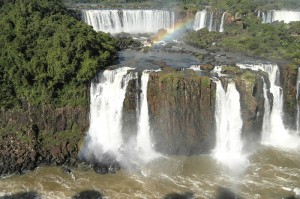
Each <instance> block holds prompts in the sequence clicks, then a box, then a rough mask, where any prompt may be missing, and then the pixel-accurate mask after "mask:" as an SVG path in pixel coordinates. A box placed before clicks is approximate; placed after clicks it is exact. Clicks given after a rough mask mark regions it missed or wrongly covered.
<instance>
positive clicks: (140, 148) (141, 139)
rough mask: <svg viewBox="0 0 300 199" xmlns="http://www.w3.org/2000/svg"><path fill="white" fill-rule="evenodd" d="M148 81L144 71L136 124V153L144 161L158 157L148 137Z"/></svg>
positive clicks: (147, 73) (147, 74)
mask: <svg viewBox="0 0 300 199" xmlns="http://www.w3.org/2000/svg"><path fill="white" fill-rule="evenodd" d="M148 80H149V72H148V71H144V72H143V74H142V77H141V83H142V85H141V90H142V92H141V97H140V99H141V108H140V114H139V120H138V121H139V122H138V133H137V144H136V146H137V152H138V153H139V154H140V156H141V157H142V158H143V159H144V160H147V161H148V160H151V159H154V158H156V157H157V156H158V155H157V153H156V152H155V151H154V150H153V147H152V142H151V136H150V124H149V114H148V101H147V90H148V89H147V87H148Z"/></svg>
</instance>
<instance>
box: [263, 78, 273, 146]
mask: <svg viewBox="0 0 300 199" xmlns="http://www.w3.org/2000/svg"><path fill="white" fill-rule="evenodd" d="M262 80H263V82H264V100H265V101H264V107H265V111H264V118H263V130H262V138H261V141H262V142H263V143H265V142H268V140H269V132H270V113H271V106H270V100H269V98H268V87H267V84H266V82H265V79H264V78H263V77H262Z"/></svg>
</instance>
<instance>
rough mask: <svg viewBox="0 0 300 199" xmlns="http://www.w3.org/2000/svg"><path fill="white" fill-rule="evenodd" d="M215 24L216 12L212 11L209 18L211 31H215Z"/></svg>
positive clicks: (209, 29)
mask: <svg viewBox="0 0 300 199" xmlns="http://www.w3.org/2000/svg"><path fill="white" fill-rule="evenodd" d="M213 24H214V13H213V12H210V19H209V26H208V31H209V32H211V31H213Z"/></svg>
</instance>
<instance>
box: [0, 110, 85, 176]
mask: <svg viewBox="0 0 300 199" xmlns="http://www.w3.org/2000/svg"><path fill="white" fill-rule="evenodd" d="M0 118H1V119H0V137H1V143H0V174H12V173H23V172H25V171H27V170H32V169H34V168H35V167H37V166H39V165H62V164H69V165H74V164H75V163H76V162H77V161H78V151H79V144H80V142H81V141H82V140H83V138H84V134H85V131H86V130H87V127H88V109H87V108H83V107H63V108H52V107H50V106H42V107H30V106H27V107H24V109H20V110H10V111H6V112H3V111H2V112H0Z"/></svg>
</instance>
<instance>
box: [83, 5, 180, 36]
mask: <svg viewBox="0 0 300 199" xmlns="http://www.w3.org/2000/svg"><path fill="white" fill-rule="evenodd" d="M82 14H83V20H84V21H85V22H86V23H87V24H89V25H91V26H93V28H94V30H96V31H103V32H110V33H113V34H115V33H120V32H127V33H156V32H157V31H158V30H159V29H161V28H165V29H168V30H170V31H172V30H173V28H174V25H175V13H174V12H170V11H165V10H82Z"/></svg>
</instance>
